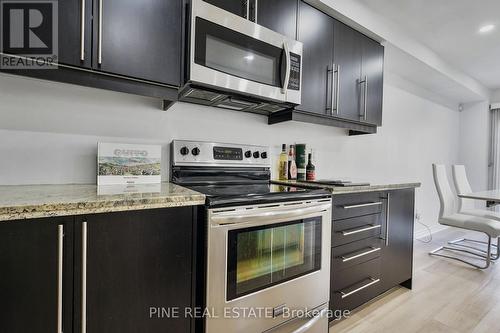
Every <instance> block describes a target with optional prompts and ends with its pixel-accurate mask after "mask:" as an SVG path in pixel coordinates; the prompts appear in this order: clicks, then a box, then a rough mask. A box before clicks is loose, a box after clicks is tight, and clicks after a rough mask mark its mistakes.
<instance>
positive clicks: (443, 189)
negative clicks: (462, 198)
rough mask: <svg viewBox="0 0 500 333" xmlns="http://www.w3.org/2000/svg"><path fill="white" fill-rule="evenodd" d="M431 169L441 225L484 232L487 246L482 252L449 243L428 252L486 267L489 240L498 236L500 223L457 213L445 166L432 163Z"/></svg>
mask: <svg viewBox="0 0 500 333" xmlns="http://www.w3.org/2000/svg"><path fill="white" fill-rule="evenodd" d="M432 169H433V175H434V183H435V185H436V190H437V192H438V196H439V202H440V205H441V206H440V210H439V219H438V222H439V223H440V224H442V225H446V226H450V227H455V228H460V229H465V230H472V231H477V232H481V233H484V234H486V236H487V237H488V241H487V243H486V244H487V248H486V251H485V254H482V252H480V251H474V250H469V249H466V248H463V247H461V246H456V245H455V244H450V245H449V246H441V247H439V248H437V249H435V250H434V251H431V252H430V253H429V254H430V255H433V256H438V257H444V258H448V259H453V260H457V261H460V262H463V263H465V264H468V265H470V266H473V267H475V268H478V269H486V268H488V267H489V266H490V263H491V260H492V255H491V249H492V241H491V240H492V238H498V237H499V236H500V223H498V222H497V221H495V220H492V219H487V218H484V217H479V216H472V215H466V214H462V213H458V210H457V209H456V205H455V202H456V200H455V198H456V197H455V194H454V193H453V191H452V189H451V186H450V183H449V181H448V176H447V175H446V169H445V166H444V165H440V164H433V165H432ZM443 250H448V251H454V252H461V253H466V254H469V255H472V256H475V257H477V258H478V259H480V260H483V261H484V265H482V266H480V265H478V264H476V263H473V262H471V261H468V260H465V259H464V258H461V257H456V256H452V255H448V254H442V253H441V251H443ZM497 253H498V244H497Z"/></svg>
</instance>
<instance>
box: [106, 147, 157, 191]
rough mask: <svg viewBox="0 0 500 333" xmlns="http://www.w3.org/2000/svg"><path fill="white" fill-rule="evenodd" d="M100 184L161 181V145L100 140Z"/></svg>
mask: <svg viewBox="0 0 500 333" xmlns="http://www.w3.org/2000/svg"><path fill="white" fill-rule="evenodd" d="M97 146H98V148H97V151H98V152H97V185H113V184H151V183H160V182H161V146H159V145H136V144H124V143H104V142H100V143H98V145H97Z"/></svg>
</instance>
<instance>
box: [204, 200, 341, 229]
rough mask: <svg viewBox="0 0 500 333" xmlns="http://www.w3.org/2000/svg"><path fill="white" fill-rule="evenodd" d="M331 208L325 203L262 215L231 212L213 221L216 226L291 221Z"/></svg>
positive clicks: (214, 218)
mask: <svg viewBox="0 0 500 333" xmlns="http://www.w3.org/2000/svg"><path fill="white" fill-rule="evenodd" d="M330 207H331V204H330V203H323V204H319V205H314V206H307V207H304V208H295V209H284V210H283V209H279V210H277V211H267V212H261V213H249V212H245V211H231V212H223V213H217V214H216V215H215V214H214V215H213V216H212V217H211V221H212V222H215V224H222V225H224V224H235V223H241V222H265V221H269V220H270V219H290V218H300V217H306V216H308V215H310V214H313V213H320V212H323V211H325V210H327V209H329V208H330Z"/></svg>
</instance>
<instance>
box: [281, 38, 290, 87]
mask: <svg viewBox="0 0 500 333" xmlns="http://www.w3.org/2000/svg"><path fill="white" fill-rule="evenodd" d="M283 51H284V52H285V61H286V67H285V71H286V72H285V80H284V81H283V87H281V93H282V94H286V91H287V89H288V83H290V67H291V59H290V49H289V48H288V42H287V41H285V42H284V43H283Z"/></svg>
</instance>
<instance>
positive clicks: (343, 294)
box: [340, 277, 380, 299]
mask: <svg viewBox="0 0 500 333" xmlns="http://www.w3.org/2000/svg"><path fill="white" fill-rule="evenodd" d="M379 282H380V279H374V278H372V277H371V278H370V282H368V283H367V284H365V285H363V286H361V287H359V288H357V289H354V290H352V291H349V292H343V291H341V292H340V294H341V295H342V299H344V298H346V297H349V296H352V295H354V294H356V293H358V292H360V291H361V290H363V289H366V288H368V287H370V286H373V285H374V284H377V283H379Z"/></svg>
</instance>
